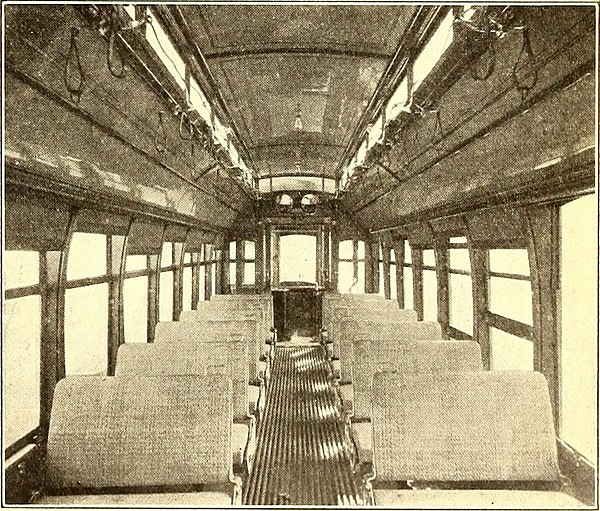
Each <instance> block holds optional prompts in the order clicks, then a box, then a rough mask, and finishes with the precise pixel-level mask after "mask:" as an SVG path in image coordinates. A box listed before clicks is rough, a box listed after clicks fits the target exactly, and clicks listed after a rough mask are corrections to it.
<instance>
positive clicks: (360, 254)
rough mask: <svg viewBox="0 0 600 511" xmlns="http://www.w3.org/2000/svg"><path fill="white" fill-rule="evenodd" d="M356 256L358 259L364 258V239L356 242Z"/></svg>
mask: <svg viewBox="0 0 600 511" xmlns="http://www.w3.org/2000/svg"><path fill="white" fill-rule="evenodd" d="M358 258H359V259H364V258H365V242H364V241H359V242H358Z"/></svg>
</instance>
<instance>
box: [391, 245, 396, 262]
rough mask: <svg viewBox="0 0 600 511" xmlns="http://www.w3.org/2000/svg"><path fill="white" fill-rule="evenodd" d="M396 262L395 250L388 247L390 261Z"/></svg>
mask: <svg viewBox="0 0 600 511" xmlns="http://www.w3.org/2000/svg"><path fill="white" fill-rule="evenodd" d="M395 262H396V250H395V249H393V248H392V249H390V263H395Z"/></svg>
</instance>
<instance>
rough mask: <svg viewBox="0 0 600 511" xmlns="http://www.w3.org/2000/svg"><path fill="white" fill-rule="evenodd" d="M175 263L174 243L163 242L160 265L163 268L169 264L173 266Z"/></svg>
mask: <svg viewBox="0 0 600 511" xmlns="http://www.w3.org/2000/svg"><path fill="white" fill-rule="evenodd" d="M172 264H173V243H171V242H170V241H167V242H165V243H163V246H162V255H161V256H160V266H161V268H166V267H167V266H171V265H172Z"/></svg>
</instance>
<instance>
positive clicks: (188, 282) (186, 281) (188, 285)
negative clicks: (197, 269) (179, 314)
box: [182, 267, 192, 311]
mask: <svg viewBox="0 0 600 511" xmlns="http://www.w3.org/2000/svg"><path fill="white" fill-rule="evenodd" d="M182 310H184V311H189V310H192V268H191V267H190V268H184V269H183V309H182Z"/></svg>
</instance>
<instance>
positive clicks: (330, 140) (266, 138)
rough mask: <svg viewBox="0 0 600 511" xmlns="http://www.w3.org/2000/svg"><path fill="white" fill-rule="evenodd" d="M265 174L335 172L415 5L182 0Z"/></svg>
mask: <svg viewBox="0 0 600 511" xmlns="http://www.w3.org/2000/svg"><path fill="white" fill-rule="evenodd" d="M178 8H179V9H180V11H181V13H182V14H183V16H184V17H185V18H186V21H187V24H188V26H189V28H190V30H191V32H192V37H193V38H194V39H195V41H196V43H197V45H198V47H199V48H200V50H201V51H202V53H203V55H204V57H205V58H206V60H207V62H208V65H209V67H210V70H211V72H212V73H213V75H214V77H215V79H216V82H217V85H218V87H219V88H220V91H221V94H222V96H223V98H224V99H225V102H226V103H227V106H228V109H229V111H230V113H231V115H232V117H233V118H234V121H235V123H236V125H237V126H238V129H239V132H240V136H241V138H242V140H243V142H244V143H245V145H246V147H247V148H248V150H249V152H250V156H251V158H252V166H253V167H254V168H255V169H256V171H257V174H258V177H270V176H277V175H286V176H290V175H293V174H297V175H299V176H300V175H313V176H324V177H332V178H333V177H335V176H336V169H337V168H338V165H339V161H340V158H341V157H342V154H343V152H344V149H345V148H346V146H347V145H348V143H349V142H350V138H351V137H352V133H353V131H354V128H355V127H356V125H357V123H358V122H359V120H360V118H361V116H362V115H363V113H364V110H365V107H366V106H367V104H368V102H369V100H370V98H371V96H372V95H373V93H374V92H375V89H376V87H377V84H378V82H379V79H380V78H381V75H382V73H383V72H384V70H385V68H386V66H387V65H388V63H389V61H390V59H391V58H392V57H393V55H394V53H395V50H396V47H397V45H398V42H399V40H400V39H401V37H402V35H403V33H404V31H405V29H406V27H407V26H408V24H409V22H410V20H411V17H412V15H413V13H414V10H415V6H410V5H403V6H385V5H379V6H365V5H352V6H343V5H333V6H320V5H311V6H301V5H276V6H275V5H258V6H257V5H218V6H216V5H215V6H210V5H200V6H199V5H195V6H194V5H185V6H184V5H179V6H178Z"/></svg>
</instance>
